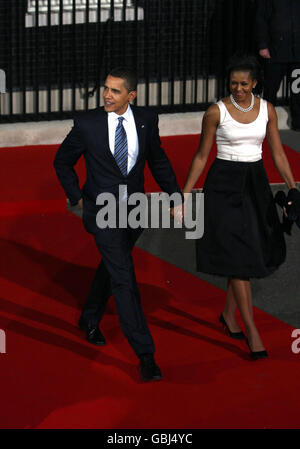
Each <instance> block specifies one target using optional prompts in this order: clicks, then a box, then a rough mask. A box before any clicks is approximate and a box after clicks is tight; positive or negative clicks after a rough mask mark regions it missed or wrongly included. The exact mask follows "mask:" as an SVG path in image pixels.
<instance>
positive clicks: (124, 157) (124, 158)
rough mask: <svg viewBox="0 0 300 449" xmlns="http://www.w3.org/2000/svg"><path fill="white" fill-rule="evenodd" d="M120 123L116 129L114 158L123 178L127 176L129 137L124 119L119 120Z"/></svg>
mask: <svg viewBox="0 0 300 449" xmlns="http://www.w3.org/2000/svg"><path fill="white" fill-rule="evenodd" d="M118 120H119V123H118V126H117V128H116V134H115V152H114V157H115V160H116V163H117V164H118V166H119V169H120V170H121V173H122V175H123V176H126V175H127V163H128V146H127V135H126V131H125V129H124V126H123V123H122V122H123V120H124V117H119V118H118Z"/></svg>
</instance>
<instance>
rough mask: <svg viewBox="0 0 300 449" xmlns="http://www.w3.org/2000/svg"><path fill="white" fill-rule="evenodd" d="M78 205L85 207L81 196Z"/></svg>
mask: <svg viewBox="0 0 300 449" xmlns="http://www.w3.org/2000/svg"><path fill="white" fill-rule="evenodd" d="M78 206H79V207H80V209H82V208H83V200H82V198H80V200H79V201H78Z"/></svg>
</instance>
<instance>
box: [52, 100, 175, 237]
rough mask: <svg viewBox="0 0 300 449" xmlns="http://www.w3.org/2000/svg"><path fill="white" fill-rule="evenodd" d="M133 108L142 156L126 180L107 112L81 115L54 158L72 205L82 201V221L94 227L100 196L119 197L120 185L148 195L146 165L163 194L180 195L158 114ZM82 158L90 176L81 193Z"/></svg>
mask: <svg viewBox="0 0 300 449" xmlns="http://www.w3.org/2000/svg"><path fill="white" fill-rule="evenodd" d="M131 108H132V112H133V115H134V119H135V124H136V130H137V135H138V141H139V153H138V157H137V160H136V163H135V165H134V167H133V168H132V169H131V170H130V172H129V173H128V174H127V176H123V175H122V173H121V171H120V169H119V167H118V165H117V163H116V161H115V158H114V156H113V155H112V153H111V151H110V148H109V137H108V120H107V113H106V112H105V110H104V108H98V109H94V110H90V111H88V112H84V113H79V114H78V115H77V117H76V118H75V120H74V126H73V128H72V130H71V131H70V133H69V134H68V135H67V137H66V138H65V140H64V141H63V143H62V144H61V146H60V147H59V149H58V151H57V154H56V156H55V160H54V167H55V170H56V173H57V176H58V179H59V181H60V183H61V184H62V186H63V188H64V190H65V192H66V195H67V197H68V198H69V200H70V202H71V205H75V204H76V203H77V202H78V201H79V199H80V198H83V204H84V209H83V217H87V216H89V217H90V219H91V220H93V222H94V223H95V214H96V213H97V211H98V209H99V208H98V207H96V198H97V196H98V194H99V193H102V192H110V193H112V194H114V195H115V196H116V197H117V196H118V194H119V185H120V184H123V185H124V184H126V185H127V192H128V195H130V194H132V193H135V192H144V191H145V190H144V167H145V163H146V161H147V162H148V165H149V168H150V170H151V172H152V174H153V176H154V178H155V180H156V182H157V183H158V184H159V186H160V187H161V189H162V191H164V192H167V193H168V194H172V193H174V192H180V188H179V186H178V184H177V181H176V177H175V174H174V172H173V169H172V167H171V164H170V162H169V160H168V158H167V156H166V154H165V152H164V150H163V149H162V148H161V142H160V137H159V131H158V116H157V114H156V113H154V112H153V111H151V110H149V109H146V108H141V107H134V106H131ZM81 155H83V156H84V158H85V164H86V172H87V175H86V182H85V184H84V186H83V188H82V190H81V189H80V187H79V182H78V177H77V175H76V172H75V170H74V168H73V167H74V165H75V164H76V162H77V160H78V159H79V158H80V156H81ZM85 224H86V223H85ZM86 228H87V226H86ZM91 229H94V226H92V227H91V228H90V229H87V230H88V231H89V232H94V231H93V230H91ZM94 230H95V229H94Z"/></svg>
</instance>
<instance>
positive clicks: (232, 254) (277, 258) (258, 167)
mask: <svg viewBox="0 0 300 449" xmlns="http://www.w3.org/2000/svg"><path fill="white" fill-rule="evenodd" d="M203 191H204V234H203V237H202V238H201V239H198V240H196V258H197V270H198V271H202V272H204V273H211V274H217V275H221V276H228V277H231V276H232V277H238V278H250V277H254V278H261V277H265V276H268V275H269V274H271V273H273V272H274V271H275V270H276V269H277V268H278V267H279V265H280V264H282V263H283V262H284V260H285V255H286V246H285V240H284V235H283V232H282V228H281V224H280V221H279V218H278V214H277V210H276V206H275V202H274V199H273V195H272V192H271V189H270V186H269V181H268V178H267V175H266V172H265V169H264V165H263V162H262V160H260V161H257V162H232V161H225V160H221V159H216V160H215V161H214V162H213V164H212V166H211V167H210V170H209V172H208V174H207V178H206V181H205V184H204V189H203Z"/></svg>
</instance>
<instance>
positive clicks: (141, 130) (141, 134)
mask: <svg viewBox="0 0 300 449" xmlns="http://www.w3.org/2000/svg"><path fill="white" fill-rule="evenodd" d="M131 108H132V112H133V116H134V120H135V126H136V132H137V136H138V142H139V153H138V157H137V159H136V162H135V165H134V166H133V167H132V169H131V171H132V170H134V168H135V167H136V165H137V163H138V161H139V159H140V158H141V156H142V155H143V154H144V152H145V150H146V147H145V137H146V124H145V121H144V120H143V118H142V117H141V113H140V110H139V109H137V108H135V107H134V106H131Z"/></svg>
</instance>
